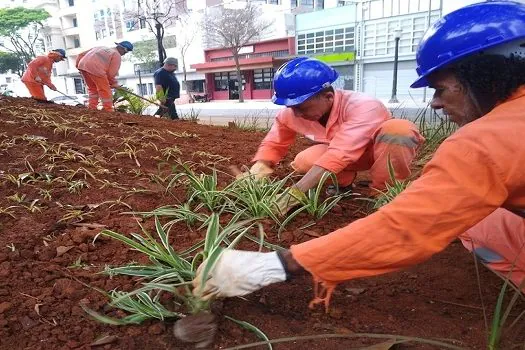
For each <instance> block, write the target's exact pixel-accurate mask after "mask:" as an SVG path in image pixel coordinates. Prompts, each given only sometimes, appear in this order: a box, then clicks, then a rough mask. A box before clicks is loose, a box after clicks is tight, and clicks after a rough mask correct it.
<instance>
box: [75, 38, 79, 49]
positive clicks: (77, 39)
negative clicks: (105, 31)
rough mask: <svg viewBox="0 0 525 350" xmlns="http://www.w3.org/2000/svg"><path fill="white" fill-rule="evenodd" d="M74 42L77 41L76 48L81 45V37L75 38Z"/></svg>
mask: <svg viewBox="0 0 525 350" xmlns="http://www.w3.org/2000/svg"><path fill="white" fill-rule="evenodd" d="M74 43H75V48H77V47H80V39H79V38H75V40H74Z"/></svg>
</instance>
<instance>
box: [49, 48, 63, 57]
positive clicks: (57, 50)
mask: <svg viewBox="0 0 525 350" xmlns="http://www.w3.org/2000/svg"><path fill="white" fill-rule="evenodd" d="M51 51H54V52H58V53H59V54H60V55H61V56H62V57H64V58H66V51H64V50H63V49H54V50H51Z"/></svg>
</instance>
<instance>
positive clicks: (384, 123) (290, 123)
mask: <svg viewBox="0 0 525 350" xmlns="http://www.w3.org/2000/svg"><path fill="white" fill-rule="evenodd" d="M337 78H338V74H337V72H336V71H335V70H334V69H333V68H332V67H330V66H329V65H327V64H326V63H324V62H321V61H319V60H317V59H314V58H308V57H297V58H294V59H293V60H291V61H289V62H286V63H285V64H284V65H282V66H281V67H280V68H279V69H278V70H277V72H276V73H275V77H274V80H273V86H274V91H275V93H274V96H273V99H272V101H273V103H275V104H278V105H282V106H286V107H287V108H285V109H283V110H281V111H279V113H278V114H277V116H276V117H275V122H274V124H273V126H272V128H271V130H270V131H269V132H268V134H267V135H266V137H265V138H264V140H263V141H262V142H261V145H260V146H259V149H258V150H257V153H256V154H255V156H254V157H253V162H254V165H253V166H252V167H251V168H250V170H249V171H248V172H246V173H245V174H243V175H241V176H246V175H252V176H254V177H255V178H262V177H266V176H268V175H270V174H272V173H273V172H274V168H275V167H276V165H277V164H278V163H279V162H280V161H281V160H282V159H283V158H284V156H285V155H286V154H287V153H288V149H289V148H290V146H291V145H292V144H293V143H294V142H295V139H296V135H297V134H302V135H304V136H305V137H306V138H307V139H309V140H310V141H312V143H314V145H313V146H311V147H309V148H307V149H305V150H303V151H302V152H300V153H299V154H297V155H296V157H295V159H294V161H293V162H292V163H291V167H292V168H293V169H294V170H295V171H296V172H297V173H299V174H302V175H303V177H302V178H301V179H300V180H299V182H297V184H295V186H293V187H292V188H291V189H290V191H288V194H289V197H290V198H286V196H285V197H283V199H282V200H280V201H279V202H278V207H279V212H280V213H281V214H286V213H287V212H288V211H289V210H290V209H291V208H292V207H294V206H296V205H298V204H299V201H298V199H297V198H300V197H301V196H304V193H306V192H308V190H309V189H310V188H312V187H314V186H317V184H318V182H319V180H320V179H321V178H322V176H323V174H325V173H326V172H331V173H333V174H336V176H337V181H338V184H339V186H340V187H339V188H337V187H336V186H334V185H332V186H329V188H328V190H327V192H328V194H330V195H334V194H336V193H337V192H346V191H347V190H350V188H351V185H352V183H353V182H354V179H355V177H356V175H357V172H359V171H364V170H368V171H369V172H370V177H371V181H372V187H374V188H377V189H384V187H385V183H387V182H388V181H389V180H390V176H389V173H388V166H387V164H388V162H387V160H388V159H389V157H390V161H391V164H392V166H393V168H394V175H395V177H396V179H405V178H407V177H408V176H409V175H410V164H411V162H412V160H413V159H414V156H415V154H416V149H417V147H418V146H419V145H420V144H421V143H422V142H423V137H422V136H421V135H420V134H419V131H418V129H417V127H416V126H415V125H414V124H413V123H412V122H410V121H408V120H403V119H392V116H391V114H390V112H389V111H388V110H387V109H386V107H385V106H384V105H383V104H382V103H381V101H379V100H377V99H376V98H373V97H370V96H367V95H364V94H362V93H359V92H355V91H345V90H340V89H335V88H334V87H333V86H332V83H334V82H335V81H336V79H337Z"/></svg>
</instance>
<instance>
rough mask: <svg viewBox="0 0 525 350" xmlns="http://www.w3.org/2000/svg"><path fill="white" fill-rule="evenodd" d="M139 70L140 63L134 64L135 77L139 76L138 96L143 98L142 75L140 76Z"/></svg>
mask: <svg viewBox="0 0 525 350" xmlns="http://www.w3.org/2000/svg"><path fill="white" fill-rule="evenodd" d="M140 69H141V67H140V63H139V64H135V75H138V76H139V86H140V88H139V94H140V96H144V94H143V91H142V75H141V74H140V73H141V72H140Z"/></svg>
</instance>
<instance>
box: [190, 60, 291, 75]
mask: <svg viewBox="0 0 525 350" xmlns="http://www.w3.org/2000/svg"><path fill="white" fill-rule="evenodd" d="M290 59H291V57H271V56H263V57H253V58H244V59H241V60H240V61H239V63H240V65H241V70H253V69H263V68H278V67H280V66H281V65H282V64H283V63H284V62H286V61H288V60H290ZM191 68H193V69H195V70H196V71H197V72H198V73H218V72H233V71H235V69H236V68H235V61H234V60H233V59H231V60H224V61H214V62H205V63H197V64H192V65H191Z"/></svg>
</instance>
